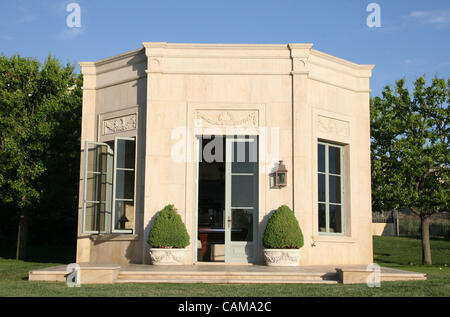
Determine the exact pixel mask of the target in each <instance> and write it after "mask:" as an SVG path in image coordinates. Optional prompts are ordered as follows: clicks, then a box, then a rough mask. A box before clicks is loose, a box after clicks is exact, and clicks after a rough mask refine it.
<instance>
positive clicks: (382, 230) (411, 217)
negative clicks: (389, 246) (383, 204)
mask: <svg viewBox="0 0 450 317" xmlns="http://www.w3.org/2000/svg"><path fill="white" fill-rule="evenodd" d="M372 222H373V223H374V235H383V236H392V235H397V236H405V237H419V236H421V234H422V232H421V224H420V218H419V217H418V216H417V215H415V214H413V213H412V212H411V211H410V210H408V209H401V210H399V212H398V217H397V213H396V212H395V211H387V212H374V213H373V214H372ZM397 222H398V223H397ZM381 224H385V225H384V226H383V225H381ZM430 237H432V238H444V239H450V213H448V212H443V213H439V214H435V215H433V216H432V217H431V223H430Z"/></svg>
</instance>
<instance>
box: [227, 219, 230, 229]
mask: <svg viewBox="0 0 450 317" xmlns="http://www.w3.org/2000/svg"><path fill="white" fill-rule="evenodd" d="M227 221H228V228H231V216H228V220H227Z"/></svg>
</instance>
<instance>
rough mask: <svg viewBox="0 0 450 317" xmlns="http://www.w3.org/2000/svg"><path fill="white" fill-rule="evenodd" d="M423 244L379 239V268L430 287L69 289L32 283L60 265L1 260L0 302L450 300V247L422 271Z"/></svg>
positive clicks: (438, 248) (441, 246) (437, 251)
mask: <svg viewBox="0 0 450 317" xmlns="http://www.w3.org/2000/svg"><path fill="white" fill-rule="evenodd" d="M420 250H421V249H420V240H417V239H411V238H394V237H375V238H374V256H375V262H376V263H378V264H380V265H382V266H389V267H393V268H399V269H405V270H411V271H415V272H423V273H427V274H428V280H427V281H410V282H383V283H382V284H381V287H380V288H369V287H367V286H366V285H342V284H337V285H314V284H298V285H292V284H286V285H284V284H266V285H261V284H259V285H215V284H212V285H211V284H115V285H83V286H82V287H81V288H68V287H67V286H66V285H65V283H48V282H29V281H28V280H27V276H28V271H30V270H33V269H38V268H44V267H49V266H54V265H58V263H36V262H23V261H15V260H8V259H4V258H1V257H0V296H169V297H172V296H183V297H185V296H187V297H192V296H194V297H195V296H217V297H226V296H242V297H255V296H261V297H266V296H269V297H271V296H450V267H449V266H446V265H445V264H447V265H450V241H440V240H433V241H432V255H433V260H434V263H435V264H434V265H433V266H422V265H418V263H420V259H421V251H420Z"/></svg>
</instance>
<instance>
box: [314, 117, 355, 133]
mask: <svg viewBox="0 0 450 317" xmlns="http://www.w3.org/2000/svg"><path fill="white" fill-rule="evenodd" d="M317 127H318V130H319V132H322V133H326V134H328V135H329V134H334V135H337V136H341V137H349V136H350V125H349V122H348V121H343V120H339V119H334V118H329V117H324V116H318V117H317Z"/></svg>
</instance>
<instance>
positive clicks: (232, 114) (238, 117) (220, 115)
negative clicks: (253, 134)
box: [195, 110, 259, 128]
mask: <svg viewBox="0 0 450 317" xmlns="http://www.w3.org/2000/svg"><path fill="white" fill-rule="evenodd" d="M195 118H196V120H199V121H201V123H202V126H203V127H219V128H224V127H230V128H258V126H259V118H258V111H245V110H226V111H222V110H199V111H197V112H196V113H195Z"/></svg>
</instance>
